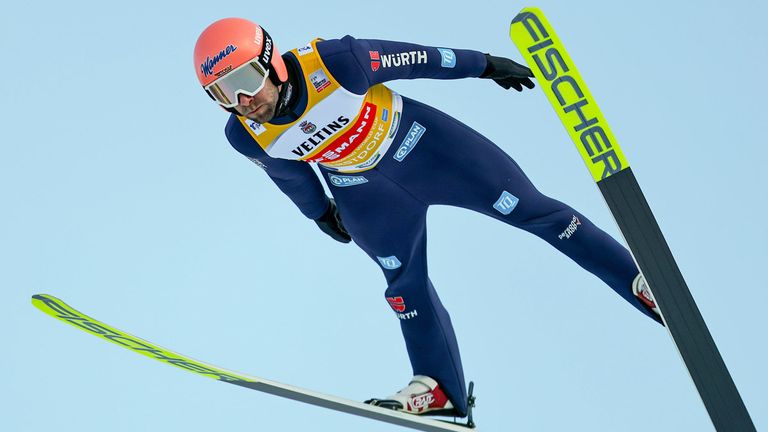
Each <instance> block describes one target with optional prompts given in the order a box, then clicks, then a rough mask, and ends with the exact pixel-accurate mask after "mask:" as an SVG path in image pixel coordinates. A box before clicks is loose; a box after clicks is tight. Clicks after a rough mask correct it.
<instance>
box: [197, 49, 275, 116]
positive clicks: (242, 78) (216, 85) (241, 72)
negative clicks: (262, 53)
mask: <svg viewBox="0 0 768 432" xmlns="http://www.w3.org/2000/svg"><path fill="white" fill-rule="evenodd" d="M259 60H260V59H259V57H256V58H254V59H253V60H251V61H249V62H247V63H245V64H243V65H241V66H238V67H237V68H236V69H234V70H233V71H231V72H229V73H228V74H226V75H224V76H223V77H221V78H219V79H218V80H216V81H214V82H213V83H211V84H209V85H207V86H205V87H204V89H205V91H206V93H208V95H209V96H210V97H211V98H212V99H213V100H215V101H216V102H218V103H219V104H220V105H221V106H223V107H225V108H234V107H236V106H237V105H238V104H239V102H238V95H240V94H243V95H246V96H254V95H256V93H258V92H260V91H261V89H263V88H264V85H265V84H266V83H267V78H268V77H269V69H267V68H265V67H264V66H263V65H262V64H261V63H260V62H259Z"/></svg>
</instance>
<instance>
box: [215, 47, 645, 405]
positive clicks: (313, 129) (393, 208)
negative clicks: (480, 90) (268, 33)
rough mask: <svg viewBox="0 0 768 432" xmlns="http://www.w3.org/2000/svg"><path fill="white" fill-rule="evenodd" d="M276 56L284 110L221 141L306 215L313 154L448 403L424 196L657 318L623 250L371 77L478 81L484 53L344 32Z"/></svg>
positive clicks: (454, 386)
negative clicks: (548, 248) (533, 245)
mask: <svg viewBox="0 0 768 432" xmlns="http://www.w3.org/2000/svg"><path fill="white" fill-rule="evenodd" d="M283 58H284V60H285V62H286V63H289V64H290V66H291V68H292V69H293V70H295V71H297V72H298V73H299V75H300V77H299V79H298V80H297V81H296V86H295V87H296V88H294V89H293V91H296V92H299V93H298V97H297V98H296V100H297V102H296V103H295V104H294V106H292V107H291V113H290V114H289V115H286V116H284V117H281V118H275V119H273V120H271V121H270V122H269V123H266V124H258V123H255V122H253V121H251V120H247V119H245V118H243V117H238V116H235V115H232V116H230V118H229V121H228V123H227V126H226V135H227V138H228V139H229V142H230V143H231V145H232V146H233V147H234V148H235V149H236V150H237V151H238V152H240V153H242V154H243V155H245V156H246V157H248V158H249V159H251V160H252V161H253V162H255V163H256V164H257V165H259V166H260V167H262V168H264V169H265V171H266V173H267V174H268V175H269V177H270V178H271V179H272V180H273V181H274V182H275V183H276V184H277V186H278V187H279V188H280V189H281V190H282V191H283V192H284V193H285V194H286V195H288V196H289V197H290V199H291V200H293V202H294V203H295V204H296V205H297V206H298V207H299V209H300V210H301V211H302V213H303V214H304V215H305V216H307V217H308V218H310V219H316V218H318V217H320V216H321V215H322V214H323V213H324V212H325V210H326V209H327V208H328V205H329V202H328V198H327V197H326V195H325V193H324V191H323V188H322V185H321V183H320V181H319V179H318V178H317V176H316V175H315V173H314V171H313V170H312V168H311V167H310V166H309V165H308V164H307V162H309V163H317V164H319V168H320V171H321V173H322V175H323V177H324V179H325V181H326V183H327V184H328V185H329V189H330V190H331V192H332V194H333V197H334V199H335V200H336V204H337V205H338V208H339V212H340V214H341V217H342V221H343V223H344V225H345V227H346V228H347V230H348V231H349V234H350V235H351V236H352V239H353V240H354V241H355V243H357V245H358V246H360V248H361V249H363V251H365V253H366V254H368V256H370V257H371V259H372V260H373V261H374V262H375V263H376V264H377V265H379V266H380V267H381V269H382V271H383V273H384V277H385V278H386V281H387V289H386V291H385V297H386V300H387V302H388V303H389V306H390V307H391V308H392V309H393V310H394V312H395V317H396V318H397V319H398V320H399V321H400V326H401V329H402V333H403V336H404V338H405V344H406V347H407V350H408V355H409V358H410V361H411V365H412V367H413V374H414V375H427V376H430V377H432V378H434V379H435V380H437V382H438V383H439V384H440V385H441V387H442V388H443V389H444V391H445V392H446V394H447V395H448V397H449V398H450V400H451V401H452V402H453V404H454V406H455V407H456V409H457V411H459V413H461V414H465V413H466V408H467V397H466V391H465V383H464V375H463V369H462V365H461V358H460V355H459V348H458V343H457V341H456V337H455V335H454V331H453V327H452V325H451V320H450V318H449V315H448V312H446V310H445V308H444V307H443V305H442V304H441V302H440V299H439V298H438V295H437V293H436V291H435V288H434V287H433V286H432V282H431V281H430V279H429V276H428V274H427V257H426V250H427V232H426V214H427V209H428V207H429V206H430V205H434V204H441V205H450V206H456V207H463V208H466V209H470V210H474V211H476V212H479V213H482V214H484V215H487V216H490V217H492V218H494V219H497V220H499V221H502V222H504V223H507V224H509V225H512V226H515V227H517V228H520V229H523V230H525V231H528V232H530V233H532V234H534V235H536V236H538V237H540V238H541V239H543V240H544V241H546V242H548V243H549V244H551V245H552V246H553V247H555V248H556V249H557V250H559V251H560V252H562V253H564V254H565V255H567V256H568V257H569V258H571V259H572V260H573V261H575V262H576V263H577V264H578V265H580V266H581V267H583V268H584V269H586V270H587V271H589V272H591V273H592V274H594V275H595V276H597V277H598V278H600V279H601V280H602V281H603V282H605V283H606V284H607V285H608V286H610V287H611V288H612V289H613V290H614V291H616V293H618V294H619V295H620V296H621V297H623V298H624V299H625V300H626V301H628V302H629V303H630V304H631V305H632V306H634V307H635V308H637V309H638V310H640V311H641V312H643V313H645V314H646V315H648V316H649V317H651V318H653V319H656V320H658V319H657V317H656V316H655V315H654V314H653V313H652V312H650V311H649V310H648V309H647V308H646V307H645V306H644V305H643V304H642V303H641V302H640V301H639V300H638V298H637V297H635V296H634V295H633V294H632V291H631V283H632V280H633V279H634V278H635V276H636V275H637V274H638V269H637V267H636V266H635V264H634V262H633V260H632V258H631V256H630V254H629V252H628V251H627V250H626V249H625V248H624V247H623V246H621V245H620V244H619V243H618V242H616V241H615V240H614V239H613V238H611V237H610V236H609V235H608V234H606V233H605V232H603V231H601V230H600V229H599V228H597V227H595V226H594V225H593V224H592V223H591V222H590V221H589V219H587V218H586V217H584V215H582V214H581V213H579V212H577V211H576V210H574V209H572V208H571V207H569V206H567V205H565V204H563V203H561V202H559V201H556V200H554V199H552V198H549V197H547V196H544V195H542V194H541V193H540V192H539V191H538V190H537V189H536V188H535V187H534V185H533V184H532V183H531V181H530V180H529V179H528V177H526V175H525V174H524V173H523V171H522V170H521V169H520V167H519V166H518V165H517V163H515V161H514V160H512V158H511V157H510V156H509V155H507V154H506V153H505V152H504V151H502V150H501V149H500V148H499V147H497V146H496V145H495V144H493V143H492V142H491V141H489V140H488V139H486V138H485V137H483V136H482V135H480V134H479V133H477V132H475V131H474V130H472V129H471V128H469V127H468V126H466V125H464V124H463V123H461V122H459V121H458V120H456V119H454V118H452V117H450V116H448V115H446V114H444V113H442V112H440V111H438V110H437V109H434V108H432V107H430V106H428V105H425V104H423V103H420V102H417V101H415V100H412V99H409V98H407V97H404V96H400V95H398V94H396V93H395V92H393V91H391V90H390V89H388V88H387V87H386V86H384V85H383V84H382V83H384V82H386V81H391V80H396V79H414V78H435V79H458V78H468V77H478V76H479V75H481V74H482V72H483V70H484V68H485V66H486V60H485V56H484V54H483V53H480V52H478V51H471V50H459V49H447V48H435V47H426V46H421V45H415V44H410V43H402V42H392V41H381V40H361V39H354V38H352V37H351V36H346V37H344V38H342V39H335V40H325V41H323V40H315V41H313V42H312V43H310V44H309V45H307V46H304V47H302V48H299V49H296V50H292V51H291V52H288V53H286V54H285V55H284V56H283Z"/></svg>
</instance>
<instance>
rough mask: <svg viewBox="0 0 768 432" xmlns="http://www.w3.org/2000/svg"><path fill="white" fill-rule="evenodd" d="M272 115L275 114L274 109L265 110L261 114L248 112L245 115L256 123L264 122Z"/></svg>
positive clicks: (270, 118)
mask: <svg viewBox="0 0 768 432" xmlns="http://www.w3.org/2000/svg"><path fill="white" fill-rule="evenodd" d="M274 116H275V111H274V110H268V111H267V112H265V113H263V114H256V113H251V114H248V115H247V116H245V117H246V118H248V119H250V120H253V121H255V122H256V123H266V122H268V121H270V120H272V117H274Z"/></svg>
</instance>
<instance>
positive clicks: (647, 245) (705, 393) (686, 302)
mask: <svg viewBox="0 0 768 432" xmlns="http://www.w3.org/2000/svg"><path fill="white" fill-rule="evenodd" d="M510 37H511V38H512V41H513V42H514V43H515V45H517V47H518V49H519V50H520V53H521V54H522V55H523V57H524V58H525V60H526V62H527V63H528V65H529V66H530V67H531V70H532V71H533V74H534V76H535V77H536V79H537V80H538V81H539V84H540V87H541V88H542V89H543V91H544V93H545V94H546V96H547V99H549V101H550V103H551V104H552V107H553V108H554V109H555V111H556V112H557V115H558V117H560V120H561V121H562V123H563V125H564V126H565V128H566V130H567V132H568V135H569V136H570V137H571V139H572V140H573V142H574V143H575V144H576V148H577V149H578V151H579V154H581V157H582V159H584V162H585V163H586V165H587V168H588V169H589V172H590V174H591V175H592V178H593V179H594V180H595V182H596V183H597V186H598V188H599V190H600V192H601V193H602V195H603V198H604V199H605V201H606V204H607V205H608V208H609V209H610V211H611V214H612V215H613V218H614V219H615V220H616V224H617V225H618V227H619V230H620V231H621V234H622V235H623V236H624V239H625V240H626V242H627V245H628V246H629V249H630V251H631V253H632V257H633V259H634V260H635V263H636V264H637V267H638V268H639V269H640V271H641V273H642V274H643V276H645V280H646V282H647V283H648V286H649V287H650V288H651V291H652V292H653V296H654V298H655V300H656V302H657V304H658V307H659V309H660V310H661V316H662V319H663V321H664V324H665V325H666V328H667V330H668V331H669V334H670V335H671V336H672V340H673V341H674V343H675V346H676V347H677V349H678V352H679V353H680V356H681V357H682V359H683V362H684V363H685V365H686V367H687V369H688V372H689V373H690V375H691V378H692V379H693V382H694V384H695V385H696V388H697V390H698V392H699V395H700V396H701V399H702V401H703V402H704V406H705V407H706V409H707V411H708V413H709V416H710V419H711V420H712V423H713V424H714V426H715V428H716V429H717V430H718V431H735V430H738V431H745V432H746V431H755V426H754V424H753V423H752V419H751V418H750V416H749V413H748V412H747V409H746V407H745V405H744V402H743V401H742V399H741V395H740V394H739V392H738V390H737V389H736V385H735V384H734V382H733V379H732V378H731V375H730V373H729V372H728V369H727V368H726V366H725V362H724V361H723V359H722V357H721V355H720V352H719V351H718V349H717V346H716V345H715V341H714V340H713V339H712V335H711V334H710V332H709V329H708V328H707V325H706V323H705V322H704V319H703V318H702V316H701V313H700V312H699V309H698V307H697V306H696V303H695V301H694V300H693V296H692V295H691V292H690V290H689V289H688V286H687V284H686V283H685V280H684V279H683V275H682V274H681V272H680V269H679V268H678V266H677V264H676V263H675V260H674V257H673V256H672V252H671V251H670V249H669V246H668V244H667V242H666V240H665V239H664V235H663V234H662V232H661V229H660V228H659V226H658V223H657V222H656V219H655V218H654V216H653V213H652V212H651V208H650V207H649V206H648V202H647V201H646V199H645V196H644V194H643V192H642V191H641V190H640V186H639V185H638V183H637V179H636V178H635V175H634V174H633V172H632V169H631V168H630V167H629V162H628V161H627V158H626V157H625V156H624V153H623V152H622V151H621V148H620V147H619V144H618V142H617V141H616V138H615V137H614V135H613V132H612V131H611V128H610V127H609V126H608V123H607V121H606V120H605V117H604V116H603V114H602V112H601V111H600V108H598V106H597V103H596V102H595V99H594V98H593V97H592V94H591V93H590V92H589V89H587V85H586V83H585V82H584V80H583V79H582V78H581V75H580V74H579V71H578V70H577V69H576V66H575V64H574V63H573V60H572V59H571V57H570V56H569V55H568V52H567V51H566V50H565V47H564V46H563V44H562V43H561V42H560V39H559V38H558V36H557V34H555V31H554V29H553V28H552V26H551V25H550V24H549V22H548V21H547V19H546V17H545V16H544V14H543V13H542V12H541V10H539V9H536V8H525V9H523V10H522V11H520V13H519V14H518V15H517V16H516V17H515V18H514V19H513V20H512V24H511V25H510Z"/></svg>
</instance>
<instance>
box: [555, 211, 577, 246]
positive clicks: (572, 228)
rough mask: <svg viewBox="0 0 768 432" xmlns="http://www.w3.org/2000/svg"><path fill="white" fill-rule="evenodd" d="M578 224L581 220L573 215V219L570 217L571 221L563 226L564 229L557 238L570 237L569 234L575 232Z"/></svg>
mask: <svg viewBox="0 0 768 432" xmlns="http://www.w3.org/2000/svg"><path fill="white" fill-rule="evenodd" d="M579 225H581V221H580V220H579V218H577V217H576V215H574V216H573V219H571V223H570V224H568V226H567V227H566V228H565V231H563V232H561V233H560V235H559V236H557V238H559V239H560V240H562V239H569V238H571V236H572V235H573V234H575V233H576V230H578V229H579Z"/></svg>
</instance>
